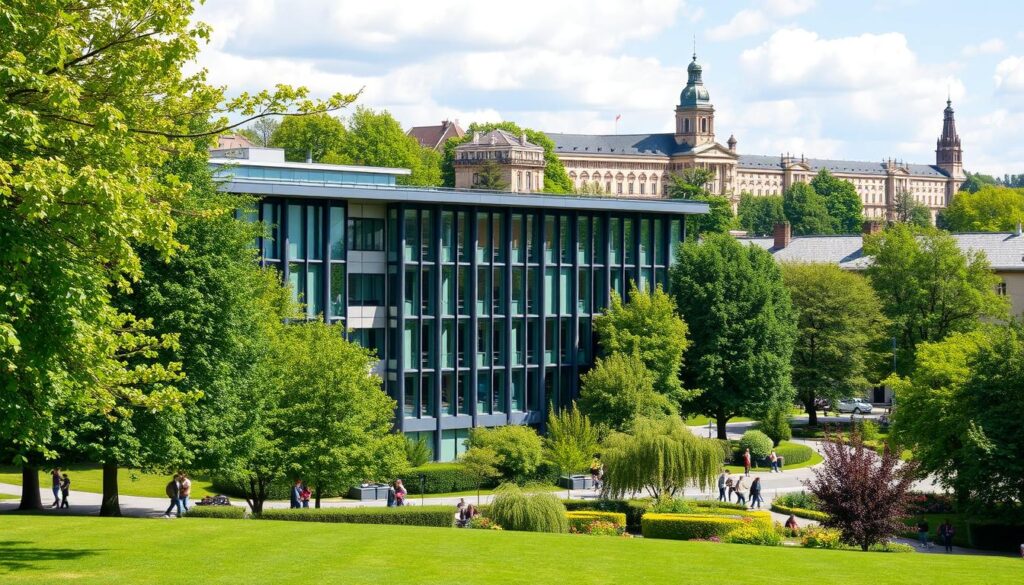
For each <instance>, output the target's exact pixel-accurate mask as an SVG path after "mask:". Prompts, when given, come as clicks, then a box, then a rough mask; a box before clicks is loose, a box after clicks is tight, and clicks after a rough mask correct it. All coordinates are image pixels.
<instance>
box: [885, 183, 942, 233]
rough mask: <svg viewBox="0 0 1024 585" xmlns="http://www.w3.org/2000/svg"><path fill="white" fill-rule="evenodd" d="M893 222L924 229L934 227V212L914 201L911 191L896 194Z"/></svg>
mask: <svg viewBox="0 0 1024 585" xmlns="http://www.w3.org/2000/svg"><path fill="white" fill-rule="evenodd" d="M893 220H894V221H896V222H899V223H906V224H910V225H913V226H917V227H922V228H924V227H928V226H930V225H932V212H931V211H929V210H928V207H927V206H926V205H925V204H923V203H921V202H920V201H918V200H917V199H914V194H913V193H911V192H910V191H900V192H899V193H896V201H895V202H894V205H893Z"/></svg>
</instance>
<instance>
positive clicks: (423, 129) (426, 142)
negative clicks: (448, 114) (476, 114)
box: [408, 120, 466, 151]
mask: <svg viewBox="0 0 1024 585" xmlns="http://www.w3.org/2000/svg"><path fill="white" fill-rule="evenodd" d="M408 134H409V136H412V137H413V138H415V139H416V140H417V141H418V142H419V143H420V146H422V147H423V148H429V149H431V150H437V151H442V150H444V143H445V142H448V139H449V138H462V137H463V136H465V135H466V131H465V130H463V129H462V128H461V127H459V121H458V120H454V121H452V120H442V121H441V123H440V124H439V125H437V126H413V127H412V128H410V129H409V132H408Z"/></svg>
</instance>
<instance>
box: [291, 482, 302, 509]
mask: <svg viewBox="0 0 1024 585" xmlns="http://www.w3.org/2000/svg"><path fill="white" fill-rule="evenodd" d="M288 502H289V505H290V507H291V508H292V509H293V510H295V509H297V508H301V507H302V480H301V479H296V480H295V483H293V484H292V490H291V494H290V495H289V497H288Z"/></svg>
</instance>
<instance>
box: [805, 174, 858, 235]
mask: <svg viewBox="0 0 1024 585" xmlns="http://www.w3.org/2000/svg"><path fill="white" fill-rule="evenodd" d="M811 187H813V188H814V191H815V193H817V194H818V195H820V196H821V198H822V200H824V202H825V209H826V210H828V214H829V216H830V217H831V218H832V229H833V230H834V231H835V233H838V234H856V233H858V232H860V229H861V222H862V221H863V219H862V218H863V215H864V211H863V205H862V204H861V201H860V195H858V194H857V188H856V187H854V186H853V183H851V182H850V181H847V180H846V179H840V178H837V177H836V176H835V175H833V174H832V173H830V172H829V171H828V169H821V170H820V171H818V174H817V175H816V176H815V177H814V179H812V180H811Z"/></svg>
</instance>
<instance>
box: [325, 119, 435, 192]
mask: <svg viewBox="0 0 1024 585" xmlns="http://www.w3.org/2000/svg"><path fill="white" fill-rule="evenodd" d="M324 162H332V163H346V164H358V165H369V166H375V167H397V168H404V169H409V170H411V171H412V174H411V175H409V176H408V177H398V183H399V184H401V185H416V186H428V187H436V186H438V185H440V184H441V168H440V164H439V163H440V155H439V154H438V153H436V152H434V150H432V149H429V148H423V147H422V146H420V143H419V142H418V141H417V140H416V139H415V138H413V137H412V136H409V135H408V134H406V133H405V131H404V130H402V126H401V125H400V124H399V123H398V120H395V119H394V117H392V116H391V113H390V112H388V111H387V110H383V111H380V112H375V111H373V110H371V109H370V108H366V107H362V106H360V107H358V108H356V111H355V113H353V114H352V116H351V117H350V118H349V119H348V123H347V132H346V133H345V135H344V139H343V140H342V141H341V142H340V144H338V145H337V146H336V147H335V149H334V150H331V151H329V152H328V153H327V155H326V156H325V157H324Z"/></svg>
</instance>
